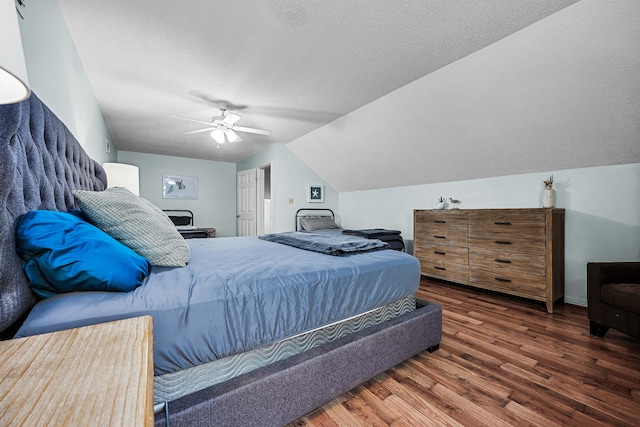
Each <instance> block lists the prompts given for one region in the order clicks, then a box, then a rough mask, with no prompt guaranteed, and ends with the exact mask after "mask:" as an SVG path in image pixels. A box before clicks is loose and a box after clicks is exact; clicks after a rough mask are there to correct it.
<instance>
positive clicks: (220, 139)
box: [211, 129, 225, 144]
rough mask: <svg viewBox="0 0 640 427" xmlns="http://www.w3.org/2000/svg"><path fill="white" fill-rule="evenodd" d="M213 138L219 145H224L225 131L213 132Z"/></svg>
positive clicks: (217, 130)
mask: <svg viewBox="0 0 640 427" xmlns="http://www.w3.org/2000/svg"><path fill="white" fill-rule="evenodd" d="M211 138H213V139H215V141H216V142H217V143H218V144H224V143H225V139H224V131H223V130H222V129H216V130H214V131H211Z"/></svg>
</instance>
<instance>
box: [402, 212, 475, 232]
mask: <svg viewBox="0 0 640 427" xmlns="http://www.w3.org/2000/svg"><path fill="white" fill-rule="evenodd" d="M414 213H415V218H414V219H415V223H416V224H419V225H421V226H429V227H436V228H447V229H450V228H458V229H464V230H466V229H467V219H468V217H469V215H468V214H467V212H463V211H442V210H417V211H414Z"/></svg>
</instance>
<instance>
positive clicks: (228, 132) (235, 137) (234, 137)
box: [224, 129, 242, 142]
mask: <svg viewBox="0 0 640 427" xmlns="http://www.w3.org/2000/svg"><path fill="white" fill-rule="evenodd" d="M224 134H225V135H226V136H227V139H228V140H229V142H241V141H242V138H240V136H239V135H238V134H237V133H235V132H234V131H232V130H231V129H227V130H225V131H224Z"/></svg>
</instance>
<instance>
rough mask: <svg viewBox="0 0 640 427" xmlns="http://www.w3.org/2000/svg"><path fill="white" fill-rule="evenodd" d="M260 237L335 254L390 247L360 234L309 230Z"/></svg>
mask: <svg viewBox="0 0 640 427" xmlns="http://www.w3.org/2000/svg"><path fill="white" fill-rule="evenodd" d="M260 239H262V240H267V241H269V242H275V243H282V244H283V245H288V246H293V247H294V248H299V249H304V250H307V251H313V252H319V253H321V254H326V255H335V256H341V255H345V254H351V253H356V252H367V251H373V250H377V249H387V248H389V245H388V244H387V243H385V242H383V241H382V240H375V239H373V240H372V239H364V238H362V237H359V236H349V235H344V234H335V233H313V232H309V231H305V232H299V231H290V232H287V233H275V234H265V235H263V236H260Z"/></svg>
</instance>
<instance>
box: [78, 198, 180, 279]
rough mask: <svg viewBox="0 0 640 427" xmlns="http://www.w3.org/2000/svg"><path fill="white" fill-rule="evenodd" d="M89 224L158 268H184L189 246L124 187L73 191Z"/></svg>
mask: <svg viewBox="0 0 640 427" xmlns="http://www.w3.org/2000/svg"><path fill="white" fill-rule="evenodd" d="M73 195H74V197H75V199H76V202H77V203H78V206H79V207H80V209H82V211H83V212H84V214H85V215H86V216H87V218H88V219H89V221H90V222H91V223H92V224H94V225H95V226H96V227H98V228H99V229H101V230H102V231H104V232H105V233H107V234H109V235H110V236H111V237H113V238H114V239H116V240H118V241H120V242H121V243H122V244H124V245H126V246H128V247H129V248H131V249H133V250H134V251H135V252H136V253H138V254H139V255H141V256H143V257H145V258H147V259H148V260H149V262H151V264H153V265H157V266H159V267H184V266H185V265H187V263H188V262H189V257H190V252H189V246H188V245H187V243H186V242H185V240H184V238H183V237H182V236H181V235H180V233H179V232H178V230H177V229H176V227H175V226H174V225H173V222H171V220H170V219H169V217H168V216H167V215H166V214H165V213H164V212H162V211H161V210H160V209H159V208H157V207H156V206H155V205H154V204H152V203H151V202H149V201H147V200H145V199H143V198H142V197H138V196H136V195H134V194H133V193H131V192H130V191H129V190H127V189H126V188H124V187H113V188H107V189H106V190H104V191H84V190H74V191H73Z"/></svg>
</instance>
